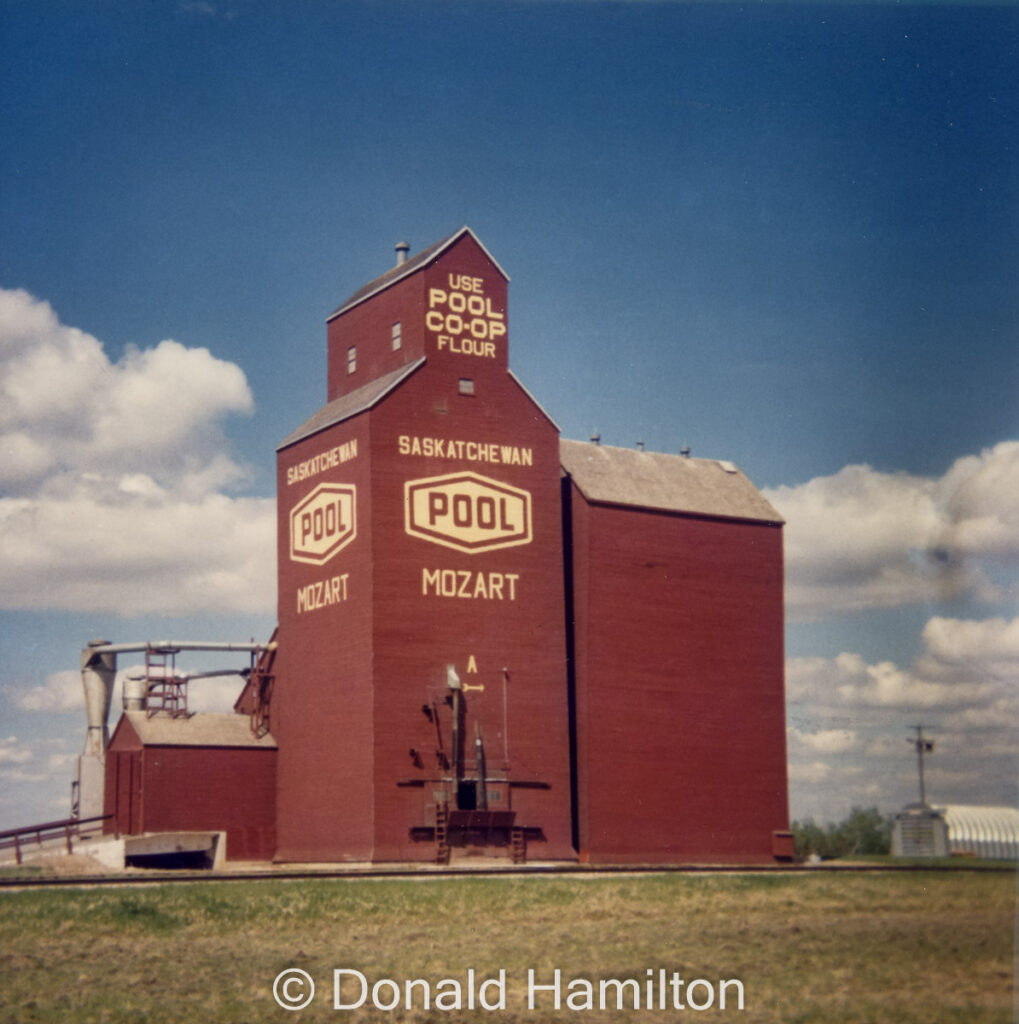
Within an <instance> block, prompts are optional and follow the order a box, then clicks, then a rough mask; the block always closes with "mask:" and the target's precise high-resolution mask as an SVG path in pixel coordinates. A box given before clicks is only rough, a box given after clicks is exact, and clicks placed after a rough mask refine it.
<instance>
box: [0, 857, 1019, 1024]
mask: <svg viewBox="0 0 1019 1024" xmlns="http://www.w3.org/2000/svg"><path fill="white" fill-rule="evenodd" d="M1014 898H1015V881H1014V879H1013V878H1012V877H1011V876H1010V875H1008V874H998V873H995V874H957V873H937V874H935V873H922V874H908V875H902V874H868V875H846V874H838V873H835V872H817V873H814V874H803V875H796V876H763V877H762V876H760V875H732V876H682V875H669V876H648V877H627V878H576V877H568V878H565V877H559V878H556V877H534V878H505V879H485V878H476V879H470V878H469V879H463V878H460V879H427V880H420V881H407V880H319V881H307V882H285V881H276V882H250V883H248V882H238V883H229V884H223V885H219V886H199V885H195V886H191V885H183V886H169V887H159V886H153V887H151V888H149V887H146V888H133V889H130V890H122V889H121V890H109V889H74V890H59V891H52V890H47V891H31V892H18V893H3V894H0V1022H3V1024H14V1022H17V1024H28V1022H36V1021H40V1022H41V1021H45V1022H50V1021H60V1022H65V1021H96V1022H111V1024H120V1022H126V1021H143V1020H149V1021H152V1022H155V1024H162V1022H164V1021H167V1022H175V1021H188V1022H191V1021H216V1022H218V1021H226V1022H255V1021H281V1020H287V1021H289V1020H300V1021H326V1020H328V1021H344V1022H357V1024H360V1022H362V1021H369V1020H371V1021H376V1022H377V1021H384V1020H391V1021H394V1022H410V1021H420V1022H424V1021H450V1022H452V1021H480V1020H486V1021H488V1022H489V1024H515V1022H523V1021H542V1022H547V1021H553V1020H555V1021H558V1020H560V1019H562V1020H569V1019H571V1018H572V1019H575V1020H578V1021H584V1022H596V1021H597V1022H600V1021H610V1020H619V1021H622V1020H632V1019H635V1018H640V1019H647V1020H649V1021H654V1020H656V1019H657V1020H661V1021H663V1022H669V1024H673V1022H675V1021H677V1020H682V1019H686V1018H690V1017H695V1018H707V1019H713V1020H733V1019H736V1020H746V1021H755V1022H756V1021H760V1022H775V1024H778V1022H782V1024H796V1022H802V1024H806V1022H814V1021H838V1022H840V1024H851V1022H883V1021H888V1022H895V1024H911V1022H917V1024H920V1022H923V1024H931V1022H938V1024H941V1022H946V1024H948V1022H955V1021H957V1022H959V1024H962V1022H966V1024H970V1022H991V1021H994V1022H1007V1021H1009V1020H1011V1019H1012V973H1013V914H1014ZM289 967H301V968H303V969H304V970H306V971H307V972H308V973H309V974H310V975H311V976H312V977H313V978H314V979H315V980H316V982H317V984H318V988H319V992H318V995H317V997H316V999H315V1001H314V1002H313V1003H312V1005H311V1006H310V1007H309V1008H308V1009H307V1010H305V1011H302V1012H300V1013H293V1014H288V1013H286V1012H284V1011H283V1010H281V1009H279V1008H278V1007H277V1006H276V1005H275V1003H274V1002H273V1001H272V995H271V988H272V982H273V979H274V978H275V977H276V975H277V974H278V973H279V972H280V971H282V970H283V969H285V968H289ZM339 967H348V968H357V969H359V970H361V971H363V972H364V973H365V974H366V975H367V976H368V977H369V979H371V980H376V979H378V978H383V977H387V978H393V979H397V980H401V981H402V980H403V979H408V978H417V977H421V978H426V979H428V980H430V981H431V982H432V984H433V985H435V984H437V983H438V982H439V981H440V980H441V979H443V978H447V977H454V978H457V979H459V980H463V979H464V978H465V976H466V971H467V968H470V967H473V968H475V969H476V970H477V972H478V975H479V977H484V976H486V975H495V974H496V972H497V971H498V970H499V969H500V968H503V969H505V970H506V974H507V999H506V1007H505V1009H503V1010H497V1011H493V1012H485V1011H480V1010H477V1011H474V1012H470V1011H466V1010H464V1011H462V1012H459V1011H445V1012H444V1011H436V1010H434V1009H433V1010H431V1011H424V1010H421V1009H414V1010H410V1011H406V1010H395V1011H393V1012H389V1013H386V1012H383V1011H381V1010H378V1009H362V1010H358V1011H337V1010H334V1009H333V1007H332V970H333V968H339ZM557 967H558V968H560V969H561V970H562V972H563V978H564V985H565V981H566V980H568V979H570V978H579V977H586V978H591V979H599V978H605V977H610V978H621V979H622V978H629V977H632V978H636V979H638V980H643V979H644V978H645V972H646V971H647V969H648V968H659V967H664V968H667V969H668V971H669V972H672V971H677V972H679V974H680V975H681V976H682V977H683V978H685V979H686V980H688V981H689V980H691V979H694V978H704V979H708V980H710V981H712V982H717V981H719V980H720V979H728V978H738V979H740V980H741V981H742V982H743V985H744V988H745V1010H744V1011H743V1012H739V1011H734V1010H731V1009H730V1010H728V1011H726V1012H724V1013H722V1012H719V1011H718V1009H717V1008H715V1009H712V1010H705V1011H703V1012H696V1011H694V1010H692V1009H689V1008H688V1009H686V1010H685V1011H676V1010H668V1011H659V1010H654V1011H651V1010H641V1011H639V1012H636V1013H635V1012H634V1011H633V1010H628V1011H626V1012H618V1011H616V1010H614V1009H613V1010H612V1011H605V1012H601V1011H598V1010H592V1011H588V1012H574V1011H571V1010H568V1009H566V1008H565V1007H564V1008H563V1009H561V1010H560V1011H559V1012H555V1011H554V1010H553V1009H552V1006H551V1002H550V1000H549V999H548V998H544V999H543V1001H542V1002H540V1003H539V1005H538V1007H537V1008H536V1009H535V1010H534V1011H529V1010H528V1009H527V1006H526V998H525V990H526V981H527V970H528V968H535V969H536V970H537V971H538V972H540V976H541V978H542V979H543V980H548V976H550V975H551V973H552V971H553V970H554V969H555V968H557ZM703 996H704V992H703V990H701V993H700V997H701V998H703Z"/></svg>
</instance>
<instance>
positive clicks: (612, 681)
mask: <svg viewBox="0 0 1019 1024" xmlns="http://www.w3.org/2000/svg"><path fill="white" fill-rule="evenodd" d="M397 251H398V262H397V264H396V266H395V267H393V268H391V269H390V270H389V271H388V272H386V273H385V274H383V275H382V276H381V277H379V278H377V279H376V280H374V281H372V282H370V283H369V284H367V285H365V286H364V287H363V288H361V289H360V290H359V291H357V292H356V293H355V294H354V295H352V296H351V297H350V298H349V299H348V300H347V301H346V302H344V303H343V304H342V305H341V306H340V307H339V308H338V309H337V310H336V311H335V313H333V314H332V316H331V317H329V320H328V390H327V402H326V404H325V405H324V406H323V407H322V408H321V409H319V410H318V412H316V413H315V414H314V415H313V416H312V417H311V418H310V419H308V420H307V421H306V422H305V423H304V424H302V425H301V426H300V427H298V428H297V429H296V430H295V431H294V432H293V433H292V434H291V435H290V436H289V437H287V438H286V439H285V440H284V441H283V443H282V444H281V445H280V447H279V449H278V484H277V486H278V503H277V504H278V565H279V577H278V578H279V629H278V637H277V639H276V643H275V644H274V645H273V647H272V657H271V658H269V659H268V660H266V658H265V657H263V658H262V660H261V661H260V663H259V665H260V668H259V670H258V671H256V672H253V673H252V675H251V677H250V678H249V681H248V684H247V686H246V688H245V691H244V693H243V694H242V695H241V698H240V700H239V701H238V705H237V710H238V711H241V712H244V713H247V714H248V715H249V716H250V717H251V721H252V723H253V729H254V731H255V733H256V734H258V735H265V734H266V733H269V732H271V737H270V739H271V741H272V742H273V746H274V748H275V773H276V777H275V791H276V798H275V837H274V844H273V845H274V856H275V859H276V860H279V861H294V862H302V861H303V862H308V861H373V862H392V861H416V860H420V861H427V860H438V861H440V862H446V861H448V860H449V859H450V857H451V856H453V855H459V854H463V853H465V852H468V851H469V852H473V853H478V854H489V855H497V856H506V857H512V858H513V859H514V860H518V861H519V860H521V859H523V858H524V857H525V856H527V855H528V853H529V855H530V856H531V857H537V858H540V859H542V860H566V861H568V860H578V859H579V860H580V861H582V862H591V863H680V862H697V861H702V862H703V861H714V862H732V863H739V862H767V861H770V860H773V859H775V858H780V859H781V858H787V857H791V855H792V840H791V836H790V834H789V833H788V831H787V828H788V807H787V785H786V751H785V724H784V696H783V603H782V531H781V527H782V520H781V518H780V516H779V515H778V513H777V512H776V511H775V510H774V509H773V508H772V507H771V506H770V505H769V504H768V502H767V501H766V500H765V499H764V498H763V497H762V496H761V494H760V493H759V492H758V491H757V490H756V489H755V488H754V487H753V485H752V484H751V483H750V482H749V481H748V480H747V479H746V477H745V476H744V475H743V474H742V473H741V472H740V471H739V470H738V469H737V468H736V467H735V466H734V465H732V464H731V463H728V462H719V461H715V460H711V459H692V458H688V457H683V456H673V455H663V454H657V453H652V452H644V451H637V450H633V451H630V450H624V449H620V448H611V447H607V446H601V445H596V444H580V443H577V442H572V441H561V440H560V438H559V431H558V428H557V427H556V424H555V423H554V422H553V421H552V420H551V418H550V417H549V416H548V414H547V413H546V412H545V411H544V410H543V409H542V407H541V406H540V405H539V404H538V402H537V401H536V400H535V399H534V398H533V397H532V396H531V395H530V393H529V392H528V391H527V390H526V389H525V388H524V387H523V386H522V385H521V383H520V382H519V381H518V380H517V379H516V377H515V376H514V375H513V373H512V371H511V370H510V369H509V362H508V344H509V326H508V310H507V284H508V278H507V276H506V274H505V273H504V272H503V270H502V268H501V267H500V266H499V265H498V263H496V261H495V260H494V259H493V258H492V256H491V255H490V254H489V253H488V251H487V250H486V249H485V248H484V246H483V245H482V244H481V243H480V241H479V240H478V239H477V238H476V236H475V235H474V234H473V232H472V231H471V230H470V229H469V228H463V229H462V230H460V231H458V232H457V233H455V234H454V235H451V236H450V237H449V238H446V239H444V240H442V241H441V242H439V243H437V244H436V245H433V246H432V247H430V248H429V249H426V250H425V251H423V252H421V253H419V254H418V255H416V256H414V257H413V258H410V259H408V258H407V247H406V246H402V245H401V246H398V247H397ZM136 731H137V730H136ZM139 738H140V739H141V740H142V741H143V740H144V736H143V735H142V734H141V733H139ZM181 750H191V751H193V752H196V751H197V748H195V747H187V748H184V747H182V748H181ZM195 756H196V758H197V757H198V754H197V752H196V753H195ZM258 763H259V764H261V765H263V766H264V765H266V764H269V763H270V762H269V761H267V760H266V761H259V762H258ZM107 768H108V770H109V762H107ZM116 792H117V789H116V787H115V786H111V785H110V784H109V782H108V785H107V794H108V800H107V807H106V810H107V811H109V812H112V813H117V808H116V807H115V806H112V807H111V805H110V799H111V797H110V796H109V794H115V793H116ZM112 799H113V800H114V803H115V797H112ZM123 819H124V815H123V814H120V815H119V818H118V820H123ZM174 821H175V823H176V824H177V827H180V819H179V816H177V817H174ZM196 827H197V826H196ZM201 827H203V828H208V827H209V825H208V815H207V814H206V815H204V816H203V824H202V826H201ZM260 836H262V839H260V841H259V844H258V848H259V849H264V848H265V845H266V842H265V839H264V836H265V833H264V831H263V832H261V833H260ZM248 848H249V849H250V848H251V847H250V846H249V847H248ZM227 856H228V857H229V856H231V853H230V849H229V837H228V850H227Z"/></svg>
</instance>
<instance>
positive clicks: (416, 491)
mask: <svg viewBox="0 0 1019 1024" xmlns="http://www.w3.org/2000/svg"><path fill="white" fill-rule="evenodd" d="M404 519H405V529H406V531H407V533H408V534H410V536H412V537H419V538H421V540H427V541H431V542H432V543H433V544H441V545H442V546H443V547H447V548H453V550H454V551H464V552H466V553H467V554H471V555H473V554H477V553H478V552H481V551H496V550H498V549H500V548H513V547H518V546H519V545H521V544H530V543H531V495H530V492H528V491H524V490H521V489H520V488H519V487H511V486H510V485H509V484H504V483H501V482H500V481H498V480H492V479H490V478H489V477H486V476H481V475H480V474H479V473H471V472H462V473H447V474H445V475H444V476H431V477H425V478H424V479H421V480H408V481H407V482H406V483H405V484H404Z"/></svg>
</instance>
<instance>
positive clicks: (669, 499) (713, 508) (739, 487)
mask: <svg viewBox="0 0 1019 1024" xmlns="http://www.w3.org/2000/svg"><path fill="white" fill-rule="evenodd" d="M559 458H560V461H561V463H562V467H563V469H564V470H565V471H566V472H567V473H569V475H570V476H571V477H572V478H573V480H574V482H575V483H576V485H577V486H578V487H579V488H580V490H581V493H582V494H583V495H584V497H585V498H587V499H588V501H592V502H601V503H605V504H611V505H634V506H637V507H639V508H647V509H654V510H657V511H663V512H686V513H689V514H692V515H705V516H724V517H726V518H729V519H752V520H755V521H759V522H766V523H781V522H783V519H782V517H781V516H780V515H779V514H778V512H776V511H775V509H774V508H773V507H772V505H771V504H770V503H769V502H768V501H766V500H765V498H764V497H763V496H762V495H761V493H760V491H758V490H757V488H756V487H754V485H753V484H752V483H751V482H750V481H749V480H748V479H747V478H746V477H745V476H744V475H743V474H742V473H741V472H740V471H739V470H738V469H737V468H736V467H735V466H734V465H733V464H732V463H731V462H721V461H719V460H716V459H690V458H685V457H683V456H681V455H665V454H663V453H661V452H642V451H635V450H633V449H631V448H613V447H611V446H609V445H599V444H591V443H586V442H583V441H566V440H561V441H560V442H559Z"/></svg>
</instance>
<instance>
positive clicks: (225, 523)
mask: <svg viewBox="0 0 1019 1024" xmlns="http://www.w3.org/2000/svg"><path fill="white" fill-rule="evenodd" d="M253 405H254V403H253V400H252V396H251V391H250V389H249V387H248V384H247V380H246V379H245V376H244V373H243V372H242V370H241V369H240V368H239V367H238V366H236V365H235V364H233V363H229V362H226V361H224V360H221V359H218V358H216V357H215V356H213V355H212V354H211V353H210V352H209V351H208V350H207V349H205V348H186V347H185V346H183V345H180V344H179V343H177V342H175V341H172V340H166V341H161V342H159V343H158V344H157V345H155V346H154V347H152V348H146V349H139V348H129V349H128V350H127V351H126V352H125V353H124V355H123V356H122V357H121V358H120V359H119V360H117V361H116V362H113V361H111V360H110V359H109V357H108V356H107V354H106V352H105V351H104V348H103V345H102V343H101V342H100V341H98V340H97V339H96V338H94V337H93V336H92V335H90V334H87V333H85V332H84V331H81V330H79V329H77V328H74V327H69V326H66V325H64V324H62V323H61V322H60V320H59V318H58V317H57V315H56V313H55V312H54V311H53V309H52V308H51V307H50V305H49V304H48V303H46V302H43V301H40V300H39V299H36V298H34V297H33V296H31V295H30V294H28V293H27V292H25V291H22V290H3V289H0V607H2V608H7V609H25V608H29V609H37V610H43V609H62V610H72V611H79V610H97V611H107V612H113V613H120V614H126V615H134V614H145V613H164V614H186V613H190V612H196V611H205V610H211V611H217V612H236V611H241V612H264V611H267V610H269V609H271V608H272V606H273V603H274V596H275V594H274V591H275V582H274V574H275V503H274V501H273V500H272V499H269V498H250V497H236V496H234V495H231V494H230V493H229V489H230V488H231V487H233V486H235V485H237V484H239V483H241V482H243V481H244V480H245V479H246V476H247V474H246V471H245V469H244V467H243V466H241V465H239V464H238V463H237V462H236V461H235V460H234V459H233V457H232V455H231V453H230V449H229V444H228V442H227V440H226V437H225V435H224V433H223V421H224V420H225V419H226V418H227V417H229V416H232V415H236V414H248V413H250V412H251V411H252V409H253Z"/></svg>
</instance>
